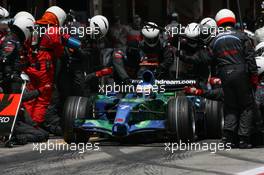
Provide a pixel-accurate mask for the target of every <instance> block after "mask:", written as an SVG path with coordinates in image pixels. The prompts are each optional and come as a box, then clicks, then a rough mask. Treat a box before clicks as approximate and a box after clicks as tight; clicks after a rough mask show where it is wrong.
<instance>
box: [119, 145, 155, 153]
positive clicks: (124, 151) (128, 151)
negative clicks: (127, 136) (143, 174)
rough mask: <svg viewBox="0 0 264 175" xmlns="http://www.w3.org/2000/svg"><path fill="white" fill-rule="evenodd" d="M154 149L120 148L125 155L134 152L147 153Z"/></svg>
mask: <svg viewBox="0 0 264 175" xmlns="http://www.w3.org/2000/svg"><path fill="white" fill-rule="evenodd" d="M149 149H152V148H150V147H128V148H120V151H121V152H122V153H124V154H130V153H134V152H140V151H146V150H149Z"/></svg>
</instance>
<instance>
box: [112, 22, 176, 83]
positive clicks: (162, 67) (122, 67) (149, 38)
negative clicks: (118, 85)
mask: <svg viewBox="0 0 264 175" xmlns="http://www.w3.org/2000/svg"><path fill="white" fill-rule="evenodd" d="M141 33H142V36H143V41H141V42H140V43H139V44H138V45H136V44H135V46H133V48H130V47H128V48H127V50H126V54H123V53H119V52H115V53H114V58H113V65H114V71H115V73H116V74H115V79H116V80H117V81H123V82H128V83H129V79H130V78H137V77H141V73H142V72H144V71H145V69H152V70H153V71H155V77H156V78H169V69H168V68H169V67H170V65H172V63H173V52H172V48H171V47H170V46H169V45H167V44H165V43H163V42H162V41H161V40H160V30H159V29H158V26H157V25H156V24H155V23H153V22H149V24H146V25H145V26H144V27H143V28H142V30H141ZM144 65H145V66H144ZM148 65H149V66H148ZM150 65H152V66H150ZM129 70H133V71H129Z"/></svg>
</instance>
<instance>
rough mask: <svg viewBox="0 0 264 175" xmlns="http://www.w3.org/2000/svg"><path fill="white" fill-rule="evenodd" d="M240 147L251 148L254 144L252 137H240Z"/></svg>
mask: <svg viewBox="0 0 264 175" xmlns="http://www.w3.org/2000/svg"><path fill="white" fill-rule="evenodd" d="M239 139H240V141H239V148H240V149H251V148H252V147H253V146H252V144H251V143H250V141H249V140H250V139H249V138H248V137H239Z"/></svg>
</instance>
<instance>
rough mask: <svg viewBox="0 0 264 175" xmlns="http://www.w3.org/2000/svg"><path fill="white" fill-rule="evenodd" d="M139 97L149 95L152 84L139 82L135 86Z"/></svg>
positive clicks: (151, 91)
mask: <svg viewBox="0 0 264 175" xmlns="http://www.w3.org/2000/svg"><path fill="white" fill-rule="evenodd" d="M136 92H137V95H138V96H139V97H150V95H152V93H153V85H152V84H150V83H140V84H138V85H137V88H136Z"/></svg>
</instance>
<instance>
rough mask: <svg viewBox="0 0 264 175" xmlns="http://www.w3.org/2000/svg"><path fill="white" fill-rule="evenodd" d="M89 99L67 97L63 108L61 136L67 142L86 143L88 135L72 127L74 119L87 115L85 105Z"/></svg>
mask: <svg viewBox="0 0 264 175" xmlns="http://www.w3.org/2000/svg"><path fill="white" fill-rule="evenodd" d="M88 101H89V99H88V98H85V97H68V98H67V100H66V102H65V104H64V109H63V116H64V122H63V137H64V140H65V142H67V143H69V144H70V143H86V142H88V141H89V136H88V135H87V134H86V133H84V132H83V131H80V130H78V129H74V122H75V120H76V119H80V118H83V117H85V116H87V115H89V112H88V111H87V105H89V103H88Z"/></svg>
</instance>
